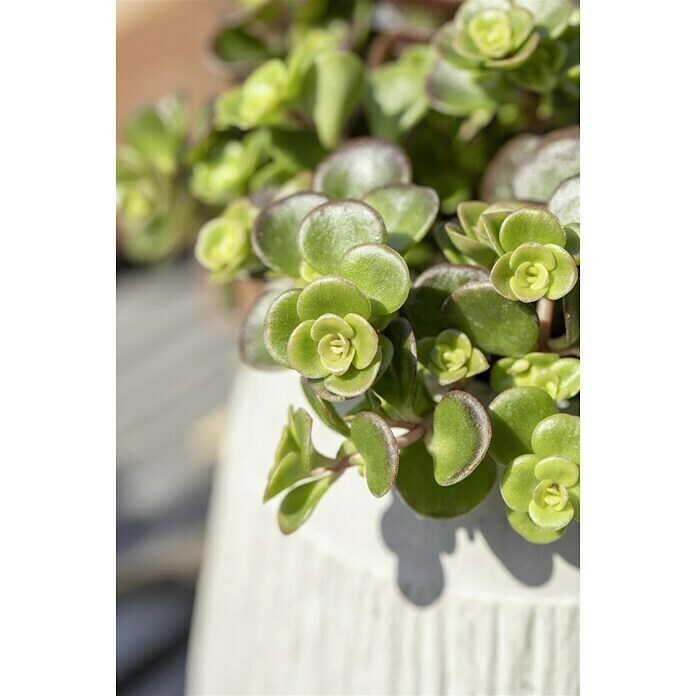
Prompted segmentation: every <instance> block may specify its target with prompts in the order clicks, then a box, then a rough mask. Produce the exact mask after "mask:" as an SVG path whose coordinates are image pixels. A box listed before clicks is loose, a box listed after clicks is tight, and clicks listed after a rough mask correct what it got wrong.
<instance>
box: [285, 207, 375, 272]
mask: <svg viewBox="0 0 696 696" xmlns="http://www.w3.org/2000/svg"><path fill="white" fill-rule="evenodd" d="M386 241H387V231H386V229H385V227H384V222H383V220H382V218H381V217H380V216H379V214H378V213H377V211H376V210H375V209H374V208H371V207H370V206H369V205H366V204H365V203H362V202H361V201H352V200H345V201H329V202H328V203H324V204H323V205H320V206H319V207H318V208H315V209H314V210H313V211H311V212H310V213H309V214H308V215H307V216H306V217H305V219H304V220H303V221H302V224H301V225H300V230H299V232H298V235H297V245H298V247H299V250H300V254H301V255H302V258H304V260H305V261H307V263H309V265H310V266H312V268H315V269H316V270H317V271H319V272H320V273H336V272H337V271H338V268H339V265H340V262H341V257H342V256H343V254H344V253H345V252H346V251H348V250H349V249H350V248H351V247H354V246H355V245H356V244H366V243H369V242H376V243H383V242H386Z"/></svg>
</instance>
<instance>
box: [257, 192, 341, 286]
mask: <svg viewBox="0 0 696 696" xmlns="http://www.w3.org/2000/svg"><path fill="white" fill-rule="evenodd" d="M327 200H328V199H327V198H326V196H322V195H320V194H318V193H297V194H295V195H293V196H288V197H287V198H283V199H282V200H279V201H275V202H274V203H271V204H270V205H268V206H266V207H265V208H264V209H263V210H262V211H261V212H260V213H259V215H258V217H257V218H256V220H255V222H254V226H253V228H252V232H251V243H252V246H253V247H254V251H255V252H256V255H257V256H258V257H259V258H260V259H261V260H262V261H263V262H264V263H265V264H266V266H268V267H269V268H272V269H273V270H274V271H277V272H278V273H283V274H285V275H287V276H290V277H291V278H298V277H299V276H300V263H301V261H302V259H301V257H300V253H299V251H298V249H297V231H298V230H299V228H300V223H301V222H302V220H303V219H304V217H305V216H306V215H307V213H309V212H310V211H311V210H314V208H316V207H317V206H319V205H321V204H322V203H325V202H326V201H327Z"/></svg>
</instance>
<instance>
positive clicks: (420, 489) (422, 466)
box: [396, 440, 496, 519]
mask: <svg viewBox="0 0 696 696" xmlns="http://www.w3.org/2000/svg"><path fill="white" fill-rule="evenodd" d="M495 477H496V467H495V462H494V461H493V460H492V459H491V458H490V457H485V458H484V460H483V461H482V462H481V464H479V466H477V467H476V470H475V471H474V472H473V473H472V474H471V476H467V477H466V478H465V479H464V480H462V481H460V482H459V483H455V484H454V485H452V486H440V485H439V484H438V483H437V482H436V481H435V477H434V475H433V460H432V458H431V457H430V454H429V453H428V450H427V449H426V448H425V444H424V443H423V441H422V440H420V441H418V442H416V443H415V444H413V445H411V446H410V447H407V448H406V449H403V450H401V452H400V453H399V473H398V476H397V477H396V489H397V491H398V492H399V495H400V496H401V498H402V499H403V501H404V502H405V503H406V504H407V505H408V506H409V507H410V508H411V509H412V510H413V511H414V512H416V513H417V514H419V515H422V516H423V517H431V518H434V519H450V518H452V517H460V516H461V515H466V514H467V513H468V512H471V511H472V510H473V509H474V508H475V507H476V506H477V505H479V503H481V502H483V500H484V499H485V497H486V496H487V495H488V493H489V492H490V490H491V488H492V487H493V484H494V483H495Z"/></svg>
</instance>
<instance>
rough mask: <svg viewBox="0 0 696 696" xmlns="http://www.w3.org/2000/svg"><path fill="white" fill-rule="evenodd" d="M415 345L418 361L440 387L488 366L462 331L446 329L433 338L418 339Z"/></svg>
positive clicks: (479, 371)
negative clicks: (434, 377) (435, 378)
mask: <svg viewBox="0 0 696 696" xmlns="http://www.w3.org/2000/svg"><path fill="white" fill-rule="evenodd" d="M417 345H418V359H419V361H420V362H421V364H422V365H424V366H425V367H426V368H427V369H428V370H429V371H430V372H432V373H433V374H434V375H435V376H436V377H437V380H438V382H439V384H440V386H443V387H444V386H446V385H448V384H454V383H455V382H458V381H459V380H461V379H464V378H465V377H473V376H475V375H478V374H480V373H481V372H485V371H486V370H487V369H488V367H489V365H488V361H487V360H486V356H485V355H484V354H483V353H482V352H481V351H480V350H479V349H478V348H474V347H473V346H472V345H471V341H470V340H469V337H468V336H467V335H466V334H465V333H464V332H462V331H456V330H455V329H446V330H445V331H441V332H440V333H439V334H438V335H437V336H435V337H429V338H422V339H421V340H420V341H418V344H417Z"/></svg>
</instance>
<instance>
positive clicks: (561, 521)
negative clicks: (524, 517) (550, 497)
mask: <svg viewBox="0 0 696 696" xmlns="http://www.w3.org/2000/svg"><path fill="white" fill-rule="evenodd" d="M529 517H530V519H531V520H532V522H534V524H535V525H536V526H537V527H540V528H541V529H551V530H558V529H563V528H564V527H566V526H568V523H569V522H570V520H572V519H573V506H572V505H571V503H570V502H568V503H566V505H565V507H564V508H563V509H562V510H556V509H555V508H553V507H551V506H549V505H539V504H538V503H536V502H535V501H534V500H532V502H531V503H529Z"/></svg>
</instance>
